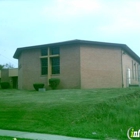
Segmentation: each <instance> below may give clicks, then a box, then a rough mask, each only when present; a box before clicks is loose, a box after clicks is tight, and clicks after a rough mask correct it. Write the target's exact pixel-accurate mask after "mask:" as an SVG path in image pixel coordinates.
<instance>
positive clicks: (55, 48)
mask: <svg viewBox="0 0 140 140" xmlns="http://www.w3.org/2000/svg"><path fill="white" fill-rule="evenodd" d="M59 50H60V49H59V47H52V48H50V51H51V54H59V53H60V51H59Z"/></svg>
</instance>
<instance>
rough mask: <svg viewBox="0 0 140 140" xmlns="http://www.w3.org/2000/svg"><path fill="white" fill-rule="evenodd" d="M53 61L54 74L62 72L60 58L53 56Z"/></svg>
mask: <svg viewBox="0 0 140 140" xmlns="http://www.w3.org/2000/svg"><path fill="white" fill-rule="evenodd" d="M51 62H52V74H59V73H60V58H59V57H53V58H51Z"/></svg>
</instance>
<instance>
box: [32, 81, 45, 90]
mask: <svg viewBox="0 0 140 140" xmlns="http://www.w3.org/2000/svg"><path fill="white" fill-rule="evenodd" d="M33 87H34V88H35V90H36V91H38V90H39V88H43V87H44V84H43V83H35V84H33Z"/></svg>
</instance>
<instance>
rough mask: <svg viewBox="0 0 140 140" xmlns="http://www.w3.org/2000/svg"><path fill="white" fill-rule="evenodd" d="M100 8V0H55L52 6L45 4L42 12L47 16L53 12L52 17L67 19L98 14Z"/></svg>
mask: <svg viewBox="0 0 140 140" xmlns="http://www.w3.org/2000/svg"><path fill="white" fill-rule="evenodd" d="M100 9H101V3H100V1H99V0H55V2H54V3H53V4H52V5H51V6H50V7H48V6H47V5H46V6H44V8H43V10H42V14H43V15H47V16H49V14H51V17H52V18H57V19H64V18H65V19H66V18H74V17H80V16H82V17H83V16H86V15H88V14H96V13H97V12H99V10H100Z"/></svg>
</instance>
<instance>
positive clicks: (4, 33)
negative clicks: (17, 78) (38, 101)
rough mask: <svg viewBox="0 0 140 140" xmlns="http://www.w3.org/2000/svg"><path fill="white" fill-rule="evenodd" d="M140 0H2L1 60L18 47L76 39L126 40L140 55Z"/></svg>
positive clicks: (10, 57) (7, 59)
mask: <svg viewBox="0 0 140 140" xmlns="http://www.w3.org/2000/svg"><path fill="white" fill-rule="evenodd" d="M139 7H140V0H0V64H6V63H10V64H12V65H13V66H14V67H17V66H18V60H17V59H14V58H13V55H14V53H15V51H16V49H17V48H20V47H26V46H33V45H40V44H48V43H55V42H61V41H67V40H73V39H82V40H91V41H100V42H111V43H122V44H126V45H127V46H128V47H130V48H131V49H132V50H133V51H134V52H135V53H136V54H137V55H139V56H140V8H139Z"/></svg>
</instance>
